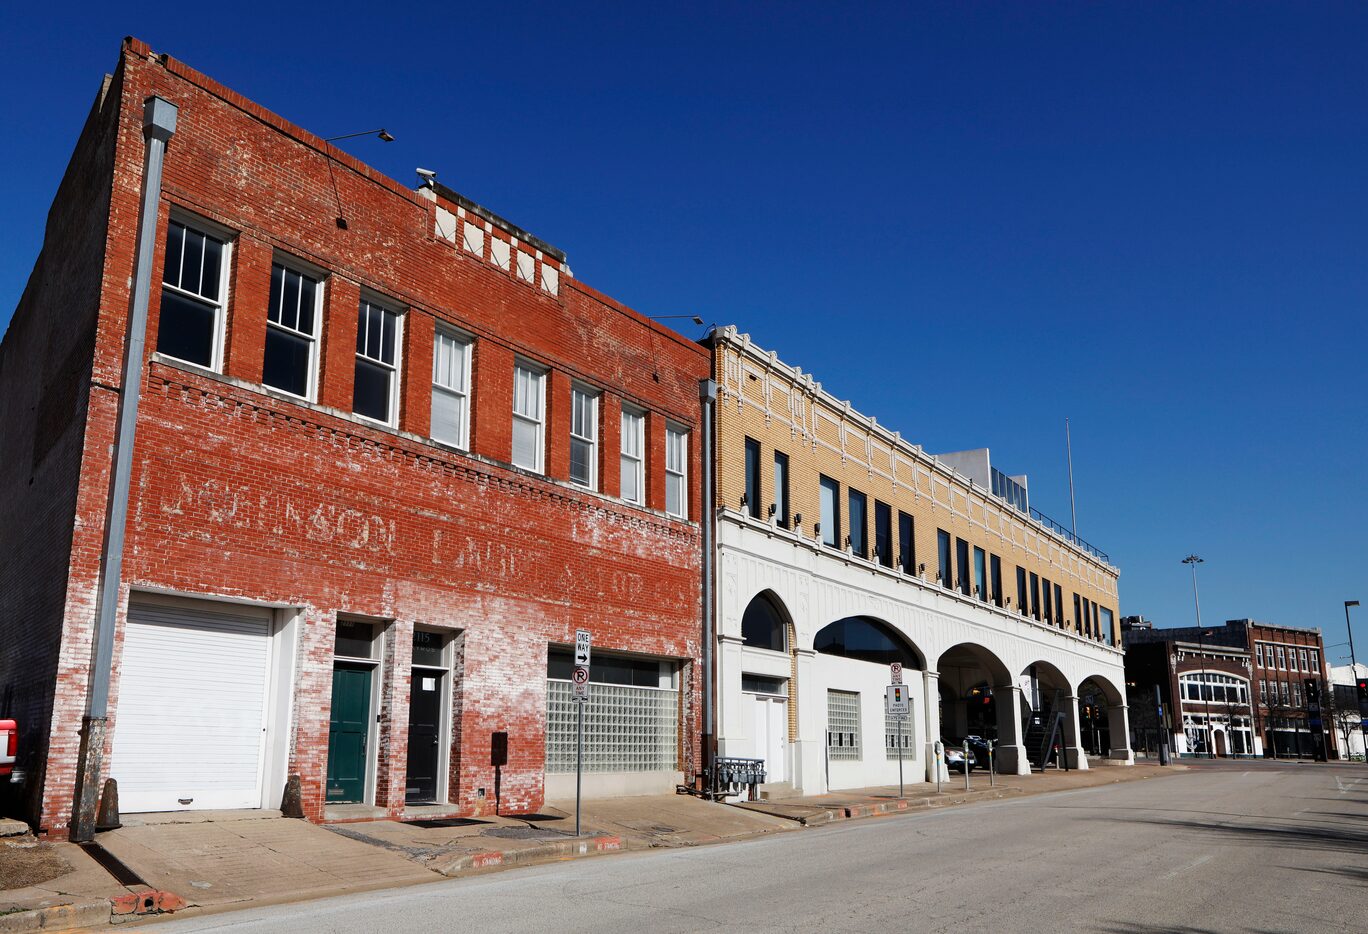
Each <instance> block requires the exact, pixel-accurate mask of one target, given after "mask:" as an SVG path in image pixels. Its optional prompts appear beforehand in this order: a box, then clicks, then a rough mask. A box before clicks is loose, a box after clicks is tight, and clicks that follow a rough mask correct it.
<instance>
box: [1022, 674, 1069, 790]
mask: <svg viewBox="0 0 1368 934" xmlns="http://www.w3.org/2000/svg"><path fill="white" fill-rule="evenodd" d="M1019 684H1020V686H1021V721H1022V745H1023V746H1025V747H1026V758H1027V759H1028V760H1029V762H1030V764H1031V765H1032V766H1033V767H1034V768H1038V769H1040V768H1044V767H1045V766H1047V765H1051V764H1054V763H1056V759H1057V757H1058V754H1059V752H1060V751H1061V750H1063V749H1064V748H1065V747H1066V746H1068V745H1069V742H1068V735H1069V733H1070V726H1069V722H1070V720H1071V719H1072V717H1073V716H1074V702H1073V700H1071V698H1072V697H1073V686H1072V685H1071V684H1069V679H1068V678H1066V677H1065V676H1064V673H1063V672H1062V671H1060V670H1059V669H1058V668H1057V667H1055V666H1054V665H1052V664H1051V663H1049V662H1045V661H1037V662H1033V663H1031V664H1030V665H1027V666H1026V668H1025V669H1024V670H1023V671H1022V672H1021V675H1020V677H1019Z"/></svg>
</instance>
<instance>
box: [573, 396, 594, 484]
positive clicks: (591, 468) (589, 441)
mask: <svg viewBox="0 0 1368 934" xmlns="http://www.w3.org/2000/svg"><path fill="white" fill-rule="evenodd" d="M577 395H580V396H584V397H585V398H587V399H588V400H589V431H590V434H589V435H587V436H586V435H577V434H575V396H577ZM600 395H601V394H600V393H599V391H598V390H597V389H595V388H593V387H592V386H587V385H585V384H583V383H572V384H571V385H570V439H571V447H573V446H574V442H575V441H582V442H584V443H585V444H587V445H589V479H588V482H586V483H581V482H580V481H578V480H576V479H575V478H574V477H573V476H571V477H569V478H568V479H569V480H570V482H571V483H573V484H574V485H575V486H579V487H584V488H585V489H586V490H597V489H598V486H599V469H598V460H599V399H600ZM573 460H574V459H573V458H571V463H572V464H573Z"/></svg>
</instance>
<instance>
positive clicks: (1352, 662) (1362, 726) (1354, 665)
mask: <svg viewBox="0 0 1368 934" xmlns="http://www.w3.org/2000/svg"><path fill="white" fill-rule="evenodd" d="M1358 605H1359V602H1358V601H1357V600H1345V601H1344V628H1345V630H1346V631H1347V632H1348V633H1349V671H1350V673H1352V674H1353V676H1354V687H1355V688H1356V689H1357V687H1358V684H1359V673H1358V659H1356V658H1354V630H1352V629H1350V628H1349V608H1350V607H1351V606H1358ZM1334 689H1335V688H1334V685H1331V687H1330V690H1331V691H1333V690H1334ZM1355 697H1356V698H1357V700H1358V705H1359V711H1358V712H1359V730H1360V731H1361V732H1362V733H1363V748H1364V749H1365V750H1368V719H1366V718H1365V717H1364V716H1363V698H1362V697H1361V696H1359V695H1358V694H1357V693H1355ZM1348 742H1349V741H1348V740H1347V739H1346V740H1345V743H1346V744H1347V743H1348ZM1347 754H1348V752H1347V750H1346V755H1347ZM1364 758H1365V759H1368V756H1365V757H1364Z"/></svg>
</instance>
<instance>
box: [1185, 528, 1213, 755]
mask: <svg viewBox="0 0 1368 934" xmlns="http://www.w3.org/2000/svg"><path fill="white" fill-rule="evenodd" d="M1183 563H1184V564H1186V565H1187V566H1188V567H1190V568H1192V605H1193V607H1194V608H1195V609H1196V610H1197V659H1198V661H1199V663H1200V664H1201V666H1202V668H1201V671H1202V680H1201V682H1199V683H1198V685H1197V696H1198V697H1199V698H1201V700H1202V704H1203V705H1204V706H1203V708H1202V709H1203V711H1204V713H1203V716H1204V717H1205V718H1206V719H1205V721H1204V725H1205V728H1206V729H1205V732H1206V747H1207V758H1208V759H1213V758H1215V755H1216V754H1215V750H1214V748H1213V747H1214V746H1215V743H1213V742H1212V738H1213V734H1212V732H1211V705H1210V704H1209V703H1208V702H1207V683H1206V675H1207V673H1206V648H1205V647H1204V645H1203V644H1202V636H1203V633H1202V602H1201V600H1199V599H1198V598H1197V565H1199V564H1205V563H1206V562H1205V561H1203V560H1202V559H1201V558H1199V557H1197V556H1196V555H1188V556H1187V557H1186V558H1184V559H1183Z"/></svg>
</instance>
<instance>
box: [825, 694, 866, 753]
mask: <svg viewBox="0 0 1368 934" xmlns="http://www.w3.org/2000/svg"><path fill="white" fill-rule="evenodd" d="M827 757H828V758H830V759H858V758H860V695H859V694H856V693H854V692H852V691H827Z"/></svg>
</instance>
